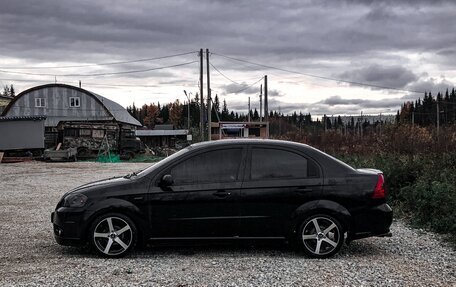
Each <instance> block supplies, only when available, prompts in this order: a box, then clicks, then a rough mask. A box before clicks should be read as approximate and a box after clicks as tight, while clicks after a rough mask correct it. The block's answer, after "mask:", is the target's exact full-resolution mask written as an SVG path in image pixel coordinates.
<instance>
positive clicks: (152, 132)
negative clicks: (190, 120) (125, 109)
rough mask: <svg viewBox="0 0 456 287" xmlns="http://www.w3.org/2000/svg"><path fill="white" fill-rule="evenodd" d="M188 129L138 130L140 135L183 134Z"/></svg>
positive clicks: (137, 134) (137, 133)
mask: <svg viewBox="0 0 456 287" xmlns="http://www.w3.org/2000/svg"><path fill="white" fill-rule="evenodd" d="M187 133H188V130H136V136H138V137H158V136H183V135H186V134H187Z"/></svg>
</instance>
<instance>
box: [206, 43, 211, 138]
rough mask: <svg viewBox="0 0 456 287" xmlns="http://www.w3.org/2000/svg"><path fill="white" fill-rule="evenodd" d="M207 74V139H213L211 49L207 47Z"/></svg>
mask: <svg viewBox="0 0 456 287" xmlns="http://www.w3.org/2000/svg"><path fill="white" fill-rule="evenodd" d="M206 74H207V140H208V141H210V140H211V131H212V128H211V122H212V102H211V101H212V98H211V79H210V73H209V49H206Z"/></svg>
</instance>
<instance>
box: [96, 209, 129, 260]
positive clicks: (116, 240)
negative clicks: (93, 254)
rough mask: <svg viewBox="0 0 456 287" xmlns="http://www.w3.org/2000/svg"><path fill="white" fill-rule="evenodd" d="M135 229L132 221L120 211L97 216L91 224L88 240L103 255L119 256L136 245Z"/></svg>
mask: <svg viewBox="0 0 456 287" xmlns="http://www.w3.org/2000/svg"><path fill="white" fill-rule="evenodd" d="M136 241H137V230H136V226H135V224H134V223H133V221H132V220H131V219H130V218H128V217H127V216H125V215H123V214H120V213H109V214H105V215H102V216H100V217H98V218H97V219H96V220H95V221H94V223H93V224H92V228H91V232H90V242H91V245H92V246H93V248H94V249H95V250H96V251H97V252H98V253H99V254H101V255H103V256H105V257H121V256H124V255H126V254H127V253H128V252H130V251H131V250H132V249H133V248H134V247H135V245H136Z"/></svg>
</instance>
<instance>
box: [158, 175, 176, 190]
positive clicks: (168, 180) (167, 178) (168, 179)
mask: <svg viewBox="0 0 456 287" xmlns="http://www.w3.org/2000/svg"><path fill="white" fill-rule="evenodd" d="M173 183H174V179H173V176H172V175H170V174H165V175H164V176H163V177H162V179H161V181H160V186H162V187H168V186H171V185H173Z"/></svg>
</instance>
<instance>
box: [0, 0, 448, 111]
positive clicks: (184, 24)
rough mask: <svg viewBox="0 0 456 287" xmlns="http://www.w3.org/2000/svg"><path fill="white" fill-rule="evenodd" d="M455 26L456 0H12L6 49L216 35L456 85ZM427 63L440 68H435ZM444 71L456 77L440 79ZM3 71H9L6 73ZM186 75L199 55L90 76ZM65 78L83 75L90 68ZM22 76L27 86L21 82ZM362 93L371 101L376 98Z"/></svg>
mask: <svg viewBox="0 0 456 287" xmlns="http://www.w3.org/2000/svg"><path fill="white" fill-rule="evenodd" d="M453 27H456V3H455V2H454V1H424V0H420V1H412V0H400V1H396V0H394V1H393V0H388V1H386V0H385V1H374V0H370V1H368V0H366V1H349V0H346V1H317V0H308V1H295V0H283V1H274V0H270V1H197V2H195V1H188V0H180V1H141V0H138V1H134V2H133V3H132V2H125V1H123V0H114V1H108V0H99V1H89V0H85V1H70V0H61V1H51V0H41V1H40V2H39V4H37V3H36V1H31V0H29V1H27V0H24V1H16V0H3V1H2V5H1V9H0V38H1V39H2V42H1V45H0V55H1V56H0V59H1V60H2V61H1V62H2V64H1V66H5V65H12V66H13V65H16V64H17V63H19V64H21V65H22V64H24V63H25V64H26V65H29V66H31V65H35V64H38V63H50V64H60V65H64V64H65V63H94V62H95V63H97V62H111V61H117V60H128V59H135V58H136V59H137V58H149V57H155V56H161V55H168V54H174V53H179V52H185V51H196V50H197V49H199V48H206V47H207V48H210V49H211V51H213V52H215V53H220V54H227V55H232V56H234V57H238V58H243V59H247V60H251V61H255V62H260V63H264V64H266V65H272V66H277V67H283V68H287V69H291V70H296V71H301V72H304V73H311V74H316V75H321V76H337V77H340V78H344V79H347V80H352V81H361V82H367V83H371V84H374V85H381V86H391V87H398V88H407V89H417V90H431V89H442V88H444V87H446V86H451V82H452V81H453V80H454V79H453V78H451V76H453V77H454V63H455V62H454V61H455V60H454V59H455V57H454V53H455V51H456V37H454V28H453ZM408 55H420V56H421V57H422V58H421V59H419V60H415V59H416V57H415V58H414V57H408ZM211 59H212V60H213V62H214V63H215V65H216V66H217V67H218V68H220V69H221V70H222V71H224V72H227V74H228V75H229V76H230V77H232V78H233V79H235V80H236V81H241V82H243V83H246V84H250V83H251V82H250V81H248V80H247V79H249V78H254V77H257V78H260V77H261V76H263V75H265V74H274V73H275V74H276V75H275V77H276V78H277V79H282V78H283V79H284V80H287V79H289V78H288V77H289V76H290V74H287V73H285V72H280V71H273V70H270V69H266V68H264V67H258V66H252V65H249V64H246V63H241V62H236V61H231V60H227V59H225V58H223V57H221V56H219V55H216V54H213V55H212V56H211ZM191 60H197V56H196V53H195V54H192V55H188V56H183V57H179V58H176V59H167V60H163V61H159V62H151V63H140V64H139V63H137V64H134V65H121V66H116V67H106V68H103V69H99V70H102V71H122V70H127V69H132V68H134V69H136V68H138V69H141V68H148V67H153V66H156V65H158V66H160V65H172V64H175V63H180V62H186V61H191ZM430 64H433V66H431V65H430ZM423 67H429V68H428V69H429V70H426V71H425V70H424V68H423ZM94 71H97V69H82V70H81V69H78V70H77V72H78V73H90V72H94ZM59 72H60V71H59ZM423 72H427V73H428V74H429V76H423V75H422V73H423ZM214 74H215V73H214ZM442 74H443V75H445V76H446V77H447V78H446V79H444V80H442V79H438V80H437V78H438V77H440V75H442ZM0 76H1V77H3V78H5V77H6V75H5V74H1V75H0ZM7 76H8V77H9V78H13V77H15V78H21V79H22V78H31V77H22V76H21V77H19V76H17V77H16V76H13V75H7ZM432 77H433V78H432ZM32 78H34V79H35V78H36V79H38V80H44V79H49V77H32ZM214 78H215V80H216V81H215V83H216V84H217V85H215V84H214V89H217V88H218V89H221V90H222V91H224V92H225V93H229V92H234V91H237V90H240V89H242V87H243V86H236V85H234V84H233V85H231V84H227V83H229V82H228V81H227V80H226V79H223V78H221V77H218V78H216V77H215V76H214ZM301 78H304V77H301ZM179 79H182V83H183V84H187V83H195V82H197V81H198V65H197V64H195V65H192V66H191V67H179V68H176V69H170V70H163V71H155V72H150V73H149V72H148V73H138V74H129V75H123V76H119V77H105V78H94V79H90V81H91V82H97V81H98V82H100V83H113V82H114V83H131V82H132V81H134V82H135V83H137V82H141V81H146V80H147V81H151V82H154V83H155V84H159V83H162V84H163V85H173V84H178V83H177V82H176V80H179ZM65 80H68V81H73V82H75V81H77V80H79V78H77V77H75V78H65ZM306 80H309V79H308V78H306ZM253 81H254V80H253ZM296 81H297V80H296ZM2 83H3V82H2ZM17 84H18V86H19V88H21V87H24V85H22V84H21V83H20V82H19V83H17ZM15 85H16V83H15ZM243 92H244V94H245V95H254V94H257V93H258V87H250V88H248V89H246V90H245V91H243ZM366 92H368V90H366ZM179 93H180V91H179ZM269 94H270V97H271V104H273V105H276V106H279V105H280V106H281V107H283V109H288V108H289V109H292V108H296V109H300V105H295V104H293V103H286V102H280V101H275V102H274V100H277V99H279V98H280V99H283V98H284V97H283V95H284V94H285V93H284V92H281V91H279V90H271V91H270V92H269ZM328 100H329V99H328ZM332 100H334V101H335V100H337V99H335V98H333V99H332ZM318 105H321V106H318ZM318 105H317V106H314V107H305V108H306V109H308V110H309V111H310V110H312V109H314V110H315V109H317V110H318V109H319V111H322V109H323V108H324V107H325V106H326V107H328V108H330V109H332V110H338V109H341V106H342V105H328V104H325V103H320V104H318ZM353 105H354V106H357V107H370V105H374V103H370V102H362V103H357V104H353ZM347 106H348V105H345V107H346V108H347ZM372 108H373V107H372ZM347 109H348V108H347ZM315 111H316V110H315ZM341 111H342V109H341Z"/></svg>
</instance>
